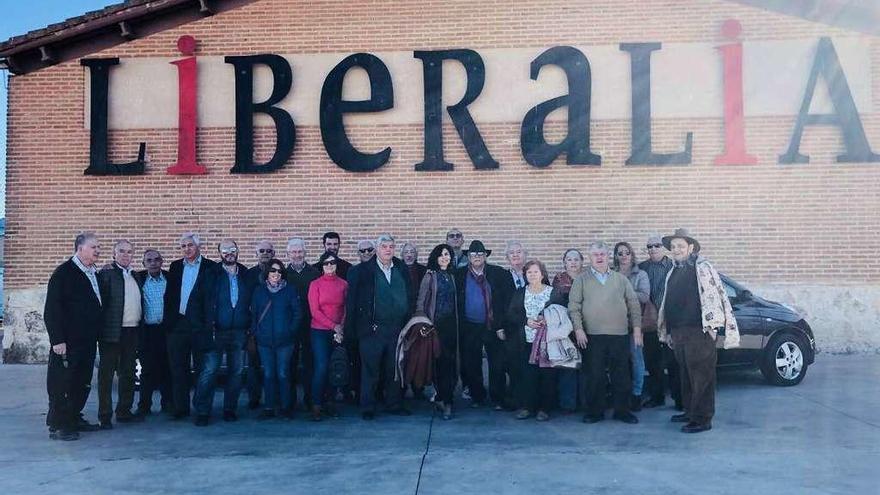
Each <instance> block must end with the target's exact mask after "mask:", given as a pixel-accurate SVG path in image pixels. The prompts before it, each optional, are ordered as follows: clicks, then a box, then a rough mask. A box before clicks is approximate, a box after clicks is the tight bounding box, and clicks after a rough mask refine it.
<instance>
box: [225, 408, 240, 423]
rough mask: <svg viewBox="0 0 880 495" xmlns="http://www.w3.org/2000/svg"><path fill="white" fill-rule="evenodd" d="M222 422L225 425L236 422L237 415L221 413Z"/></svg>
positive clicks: (231, 412) (226, 412)
mask: <svg viewBox="0 0 880 495" xmlns="http://www.w3.org/2000/svg"><path fill="white" fill-rule="evenodd" d="M223 421H226V422H227V423H231V422H233V421H238V415H237V414H235V411H223Z"/></svg>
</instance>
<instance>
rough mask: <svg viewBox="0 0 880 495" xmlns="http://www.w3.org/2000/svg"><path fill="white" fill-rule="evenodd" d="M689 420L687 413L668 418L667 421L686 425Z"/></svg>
mask: <svg viewBox="0 0 880 495" xmlns="http://www.w3.org/2000/svg"><path fill="white" fill-rule="evenodd" d="M690 420H691V418H689V417H688V415H687V413H681V414H676V415H674V416H672V417H671V418H669V421H672V422H673V423H688V422H690Z"/></svg>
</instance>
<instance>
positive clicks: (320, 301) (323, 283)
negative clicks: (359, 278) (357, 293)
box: [309, 251, 348, 421]
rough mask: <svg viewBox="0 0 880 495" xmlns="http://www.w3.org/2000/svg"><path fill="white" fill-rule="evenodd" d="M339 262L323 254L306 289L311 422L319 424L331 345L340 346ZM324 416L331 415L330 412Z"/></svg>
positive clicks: (342, 310) (341, 292)
mask: <svg viewBox="0 0 880 495" xmlns="http://www.w3.org/2000/svg"><path fill="white" fill-rule="evenodd" d="M338 261H339V259H338V258H337V257H336V255H335V254H333V253H331V252H329V251H328V252H326V253H324V254H322V255H321V258H319V259H318V267H320V268H321V270H322V275H321V276H320V277H318V278H317V279H315V280H314V281H312V283H311V284H310V285H309V309H310V310H311V313H312V324H311V325H312V330H311V337H312V356H313V357H314V373H313V375H312V402H313V404H314V405H313V406H312V420H314V421H321V405H322V403H323V401H324V397H325V396H326V395H327V394H326V392H327V391H326V390H325V389H326V386H327V374H328V372H329V363H330V354H331V353H332V352H333V342H334V341H335V342H336V344H341V343H342V322H343V321H344V320H345V293H346V292H347V291H348V283H347V282H346V281H345V280H343V279H341V278H340V277H338V276H337V275H336V265H337V263H338ZM326 412H327V413H329V414H331V415H333V414H334V413H333V412H332V411H331V410H327V411H326Z"/></svg>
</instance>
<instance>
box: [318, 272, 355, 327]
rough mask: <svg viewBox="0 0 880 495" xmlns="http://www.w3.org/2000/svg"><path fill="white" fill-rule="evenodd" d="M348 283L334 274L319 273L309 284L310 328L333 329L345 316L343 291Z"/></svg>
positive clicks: (344, 291) (346, 288)
mask: <svg viewBox="0 0 880 495" xmlns="http://www.w3.org/2000/svg"><path fill="white" fill-rule="evenodd" d="M347 290H348V283H347V282H346V281H345V280H342V279H341V278H339V277H337V276H336V275H321V276H320V277H318V278H317V279H315V280H314V281H312V283H311V284H310V285H309V310H310V311H311V314H312V328H314V329H316V330H333V327H335V326H336V325H339V324H341V323H342V320H343V317H344V316H345V293H346V291H347Z"/></svg>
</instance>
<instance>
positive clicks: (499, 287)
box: [455, 240, 513, 410]
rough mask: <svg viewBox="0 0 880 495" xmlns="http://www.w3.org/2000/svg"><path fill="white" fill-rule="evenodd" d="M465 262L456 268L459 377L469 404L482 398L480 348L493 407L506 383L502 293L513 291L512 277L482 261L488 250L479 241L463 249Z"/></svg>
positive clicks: (499, 405)
mask: <svg viewBox="0 0 880 495" xmlns="http://www.w3.org/2000/svg"><path fill="white" fill-rule="evenodd" d="M465 253H466V254H467V257H468V266H467V267H465V268H461V269H459V270H458V271H457V272H456V275H455V279H456V280H455V285H456V288H457V291H458V306H459V315H461V317H460V318H461V319H460V322H461V325H460V335H461V353H462V358H461V380H462V384H463V385H464V386H466V387H469V389H470V395H471V398H472V399H473V402H472V403H471V406H472V407H479V406H480V405H481V404H482V403H483V402H484V401H485V400H486V388H485V386H484V385H483V357H482V356H483V348H484V347H485V349H486V357H487V359H488V361H489V397H490V398H491V399H492V402H493V403H494V405H495V409H496V410H501V409H503V408H504V399H505V397H507V396H508V394H507V390H506V389H507V383H506V379H505V376H504V364H505V360H504V348H503V342H504V340H505V338H506V335H505V333H504V315H505V314H506V310H507V308H506V307H505V304H504V295H505V294H511V293H512V292H513V280H512V279H511V277H510V275H509V274H508V273H507V271H506V270H504V269H503V268H501V267H499V266H495V265H490V264H488V263H486V258H487V257H489V255H491V254H492V251H490V250H488V249H486V247H485V246H484V245H483V243H482V242H480V241H478V240H474V241H471V244H470V247H469V248H468V249H467V251H465Z"/></svg>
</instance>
